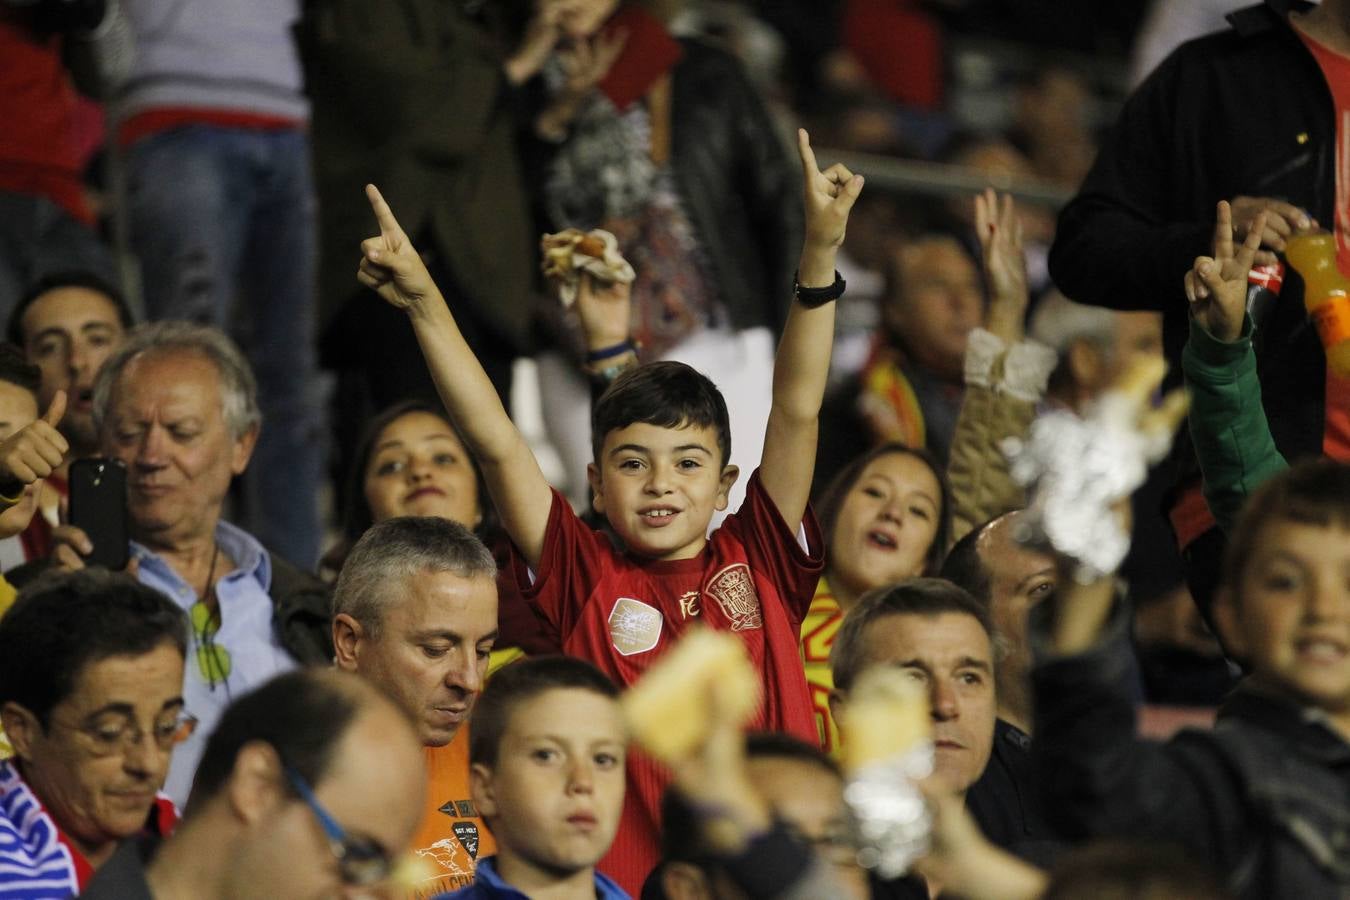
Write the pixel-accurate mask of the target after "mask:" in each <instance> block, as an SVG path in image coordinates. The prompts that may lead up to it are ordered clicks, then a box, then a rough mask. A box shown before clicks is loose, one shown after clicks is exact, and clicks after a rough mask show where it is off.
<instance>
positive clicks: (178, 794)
mask: <svg viewBox="0 0 1350 900" xmlns="http://www.w3.org/2000/svg"><path fill="white" fill-rule="evenodd" d="M216 543H217V544H218V545H219V546H220V552H221V555H222V556H223V557H224V556H227V557H229V558H230V559H232V560H234V562H235V568H234V570H233V571H231V572H229V573H228V574H227V575H225V576H224V577H223V578H221V579H220V580H219V581H218V582H216V599H217V600H218V601H219V603H220V620H221V621H220V631H218V632H216V634H215V637H214V639H213V642H214V643H215V644H216V645H217V646H219V647H221V648H223V649H224V650H225V651H226V652H227V653H228V654H229V658H230V674H229V676H228V677H227V678H225V679H224V680H221V679H220V677H219V674H217V675H216V679H215V684H214V685H212V684H211V682H210V680H209V679H208V678H207V677H206V675H204V674H203V673H202V668H201V665H200V664H199V662H198V653H197V649H198V647H199V645H200V638H199V636H198V634H197V633H196V629H193V633H192V634H191V635H189V643H188V656H187V665H186V666H185V671H184V675H183V701H184V703H185V704H186V706H187V711H188V712H190V713H192V715H194V716H196V717H197V730H196V731H194V732H193V734H192V737H190V738H188V739H187V740H186V741H184V742H183V743H182V744H180V745H179V746H178V747H177V748H176V749H175V750H174V752H173V762H172V763H171V764H170V766H169V777H168V780H167V781H165V783H164V792H165V793H166V794H168V795H169V796H170V797H172V798H173V802H174V803H176V804H178V807H179V808H180V809H181V808H182V807H183V806H184V805H185V804H186V803H187V798H188V792H189V791H190V790H191V789H192V778H193V776H194V775H195V774H196V772H197V763H198V762H199V761H200V760H201V756H202V751H203V750H204V749H205V747H206V739H207V738H208V737H210V736H211V732H212V731H214V730H215V727H216V723H217V722H219V721H220V716H221V714H222V713H223V712H224V711H225V707H227V706H229V704H230V701H231V700H232V699H233V698H235V697H238V696H240V695H242V694H246V693H248V692H249V691H251V690H252V689H253V688H255V687H257V686H258V685H261V684H262V683H263V682H266V681H269V680H271V679H272V678H273V677H275V676H277V675H280V674H281V673H283V672H289V671H290V670H291V669H294V668H296V667H297V665H298V664H297V663H296V661H295V659H294V658H293V657H292V656H291V655H290V653H288V652H287V651H286V650H285V649H284V648H283V647H282V646H281V642H280V641H279V640H278V639H277V634H276V629H274V628H273V627H272V598H271V597H270V596H269V595H268V591H269V589H270V588H271V586H272V561H271V559H270V558H269V557H268V555H267V551H266V550H264V549H263V546H262V544H260V543H258V541H257V540H256V539H255V538H254V537H253V536H251V535H249V534H248V533H246V532H245V531H243V530H242V529H240V528H236V527H235V526H233V525H231V524H230V523H228V522H224V521H222V522H220V523H218V524H217V525H216ZM131 555H132V556H133V557H134V558H135V559H136V560H137V561H138V562H139V563H140V575H139V577H140V580H141V583H142V584H148V585H149V586H150V587H153V588H156V589H157V590H160V591H163V592H164V594H165V595H167V596H168V597H169V599H171V600H173V601H174V602H175V603H177V604H178V606H180V607H181V608H182V610H183V612H185V613H189V615H191V613H190V610H191V609H192V606H193V604H195V603H196V602H197V601H198V600H199V599H200V597H199V596H198V594H197V592H198V591H199V590H200V589H201V587H202V586H201V585H190V584H188V583H187V582H185V581H184V580H183V579H182V578H180V577H179V576H178V573H176V572H174V571H173V570H172V569H170V568H169V565H168V563H166V562H165V561H164V560H163V559H161V558H160V557H159V556H157V555H156V554H154V553H153V552H151V551H150V550H148V549H146V548H145V547H143V546H141V545H140V544H138V543H136V542H135V541H132V542H131Z"/></svg>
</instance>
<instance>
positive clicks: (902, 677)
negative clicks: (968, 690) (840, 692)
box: [839, 666, 933, 772]
mask: <svg viewBox="0 0 1350 900" xmlns="http://www.w3.org/2000/svg"><path fill="white" fill-rule="evenodd" d="M932 721H933V720H932V716H931V714H930V711H929V706H928V692H927V691H926V690H925V689H924V687H923V685H922V683H920V682H919V681H917V680H915V678H914V676H913V675H911V674H910V673H908V672H906V671H904V670H903V669H897V668H894V667H892V666H876V667H874V668H871V669H868V670H867V671H866V672H864V673H863V674H862V675H861V676H859V678H858V680H857V682H856V683H855V684H854V686H853V689H852V690H850V691H849V694H848V704H847V705H846V706H845V707H844V709H843V714H842V715H841V717H840V721H839V735H840V744H841V745H842V750H843V759H842V762H843V764H844V768H845V769H846V770H848V771H850V772H853V771H857V770H858V769H859V768H861V767H863V766H866V765H868V764H870V763H874V762H879V761H881V760H884V759H890V758H893V757H895V756H897V755H899V754H902V753H905V752H906V751H908V750H911V749H913V748H914V747H915V746H916V745H918V744H919V742H921V741H925V740H928V739H929V738H930V737H931V736H932Z"/></svg>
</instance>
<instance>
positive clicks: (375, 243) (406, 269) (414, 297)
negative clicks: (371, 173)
mask: <svg viewBox="0 0 1350 900" xmlns="http://www.w3.org/2000/svg"><path fill="white" fill-rule="evenodd" d="M366 198H367V199H368V200H370V207H371V209H373V210H374V211H375V221H376V222H377V223H379V226H380V236H379V237H372V238H366V239H365V240H364V241H362V242H361V265H360V267H359V268H358V269H357V271H356V279H357V280H358V281H360V282H361V283H362V284H364V285H365V286H366V287H368V288H371V289H373V290H374V291H375V292H376V293H377V294H379V295H380V296H381V297H383V298H384V299H385V300H386V301H388V302H389V303H390V304H391V305H393V306H396V307H398V308H399V309H403V310H408V311H409V312H416V311H418V310H419V308H420V306H421V304H422V303H423V302H424V301H425V300H426V299H427V298H428V297H439V296H440V291H439V289H438V288H437V287H436V284H435V282H433V281H432V280H431V274H430V273H429V272H427V266H426V263H424V262H422V256H421V254H419V253H418V252H417V250H416V249H415V248H414V247H413V245H412V241H410V240H409V239H408V236H407V235H406V234H404V233H403V228H402V227H401V226H400V225H399V224H398V219H395V218H394V211H393V210H391V209H390V208H389V204H388V203H386V202H385V201H384V197H383V196H382V195H381V194H380V191H379V188H377V187H375V185H373V184H368V185H366Z"/></svg>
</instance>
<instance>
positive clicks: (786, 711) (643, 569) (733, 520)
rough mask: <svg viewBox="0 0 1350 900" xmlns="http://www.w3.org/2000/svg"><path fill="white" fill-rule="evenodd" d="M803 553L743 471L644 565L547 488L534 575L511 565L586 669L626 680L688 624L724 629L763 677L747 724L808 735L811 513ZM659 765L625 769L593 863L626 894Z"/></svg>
mask: <svg viewBox="0 0 1350 900" xmlns="http://www.w3.org/2000/svg"><path fill="white" fill-rule="evenodd" d="M802 525H803V528H804V529H805V532H806V546H807V547H808V548H810V552H807V551H805V550H803V549H802V547H801V545H800V544H798V542H797V536H796V535H794V534H793V533H792V532H791V531H790V530H789V529H788V527H787V523H785V522H784V521H783V517H782V516H780V515H779V514H778V509H777V507H775V506H774V504H773V501H772V500H770V499H769V496H768V495H767V494H766V493H765V492H764V488H763V487H762V486H761V485H760V482H759V473H758V472H756V473H755V474H754V475H752V476H751V477H750V483H749V485H748V486H747V487H746V493H745V502H744V503H743V504H742V505H741V508H740V510H738V511H737V512H736V513H734V514H732V515H730V516H728V517H727V519H726V521H724V522H723V523H722V525H721V527H719V528H718V529H717V530H716V531H714V532H713V534H712V536H711V537H710V538H709V540H708V544H707V546H705V547H704V548H703V551H702V552H701V553H699V555H698V556H695V557H693V558H692V559H680V560H668V561H665V560H652V559H643V558H641V557H634V556H629V555H627V554H625V553H624V552H623V551H622V550H620V549H617V548H616V547H614V546H613V544H611V543H610V541H609V539H608V538H606V537H605V536H604V535H603V534H600V533H599V532H596V531H594V530H593V529H591V528H590V527H588V526H587V525H586V524H585V523H583V522H582V521H581V520H580V519H578V518H577V516H576V514H575V513H573V512H572V508H571V506H569V505H568V503H567V500H566V499H565V498H564V497H563V496H562V495H561V494H559V493H558V492H557V491H554V493H553V508H552V509H551V510H550V512H549V520H548V530H547V532H546V534H545V538H544V549H543V554H542V555H541V556H540V559H539V568H538V571H537V572H535V573H534V582H533V584H531V583H530V573H529V570H528V569H527V568H526V566H525V564H524V561H523V560H522V559H521V558H520V556H519V554H518V553H517V554H516V555H515V558H514V570H515V574H516V578H517V582H518V584H519V585H520V587H521V592H522V593H523V594H524V596H525V598H526V599H527V600H529V601H530V602H531V603H533V604H534V605H535V607H536V608H537V609H538V610H539V612H540V614H541V615H543V617H544V618H545V619H546V620H547V621H548V622H549V623H550V624H551V625H552V626H553V627H554V628H555V629H556V630H557V632H558V633H559V634H561V635H562V639H563V652H564V653H567V654H568V655H570V656H577V657H581V658H582V659H585V660H588V661H590V662H591V663H593V664H595V665H596V666H597V667H598V668H599V669H600V670H601V671H603V672H605V673H606V674H607V675H609V676H610V677H611V678H613V679H614V681H615V682H617V683H618V684H619V685H620V686H621V687H626V686H628V685H630V684H632V683H633V682H634V681H636V680H637V679H638V677H639V676H640V675H641V674H642V673H643V672H644V671H645V670H646V669H647V668H648V667H649V666H650V665H651V664H652V662H653V661H654V660H656V659H657V658H658V657H659V656H660V655H661V653H663V652H664V651H665V650H666V649H667V648H668V647H669V646H670V644H671V643H672V642H674V641H676V640H678V639H679V637H680V634H681V633H682V632H683V631H684V630H685V629H686V628H687V627H689V626H690V625H691V624H696V623H698V622H702V623H703V624H704V625H705V626H708V627H710V628H717V629H721V630H724V631H731V632H734V633H735V634H736V635H737V636H738V637H740V638H741V640H743V641H744V642H745V647H746V650H747V651H749V654H750V659H751V660H752V662H753V663H754V665H755V667H756V668H757V669H758V670H759V671H760V672H761V673H762V676H763V702H762V703H761V705H760V708H759V710H758V711H757V712H756V714H755V717H754V719H753V721H752V722H751V723H750V727H751V728H752V729H753V730H757V731H758V730H766V731H785V732H787V733H789V734H793V735H796V736H797V737H799V738H801V739H802V740H804V741H808V742H811V743H814V742H816V741H817V740H818V737H817V733H816V724H815V716H814V713H813V712H812V708H811V695H810V693H809V691H808V690H807V686H806V676H805V674H804V673H803V671H802V657H801V649H800V646H801V645H800V643H799V635H800V632H801V624H802V619H803V617H805V615H806V610H807V608H808V607H809V606H810V604H811V596H812V594H813V593H814V591H815V587H816V581H817V580H818V579H819V578H820V572H821V568H822V562H823V560H822V553H821V547H822V542H821V539H820V529H819V527H818V526H817V524H816V521H815V516H814V515H812V514H811V512H810V511H809V510H808V511H807V513H806V516H805V517H804V518H803V522H802ZM669 780H670V779H669V776H668V775H667V773H666V772H665V770H664V769H663V768H662V767H660V766H659V765H657V764H656V763H655V762H653V761H652V760H651V759H649V758H648V757H646V756H643V755H642V754H640V753H632V754H631V755H630V758H629V765H628V788H627V789H628V793H627V797H626V799H625V802H624V811H623V819H622V821H621V823H620V825H619V833H618V836H617V837H616V838H615V840H614V846H613V847H612V848H611V849H610V852H609V855H608V856H606V857H605V859H604V860H603V861H602V862H601V864H600V868H601V869H602V870H603V871H604V872H605V873H606V874H607V875H609V876H610V877H611V878H613V879H614V880H616V881H618V882H619V884H620V885H621V886H622V887H623V888H624V890H626V891H627V892H628V893H629V894H631V895H632V896H635V897H636V896H637V895H638V894H639V893H640V891H641V888H642V880H643V879H644V878H645V877H646V876H647V873H648V872H650V871H651V869H652V868H653V867H654V866H655V865H656V863H657V862H658V861H659V860H660V836H661V831H660V821H661V819H660V812H661V793H662V791H663V790H664V789H665V787H666V785H667V784H668V783H669Z"/></svg>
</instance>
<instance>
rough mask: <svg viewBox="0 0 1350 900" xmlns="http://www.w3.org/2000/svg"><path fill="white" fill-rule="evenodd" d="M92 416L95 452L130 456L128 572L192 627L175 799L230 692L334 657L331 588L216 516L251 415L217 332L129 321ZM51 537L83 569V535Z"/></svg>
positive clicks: (248, 449)
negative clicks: (186, 730) (187, 716)
mask: <svg viewBox="0 0 1350 900" xmlns="http://www.w3.org/2000/svg"><path fill="white" fill-rule="evenodd" d="M93 415H94V422H95V425H96V426H97V428H98V432H99V437H100V442H101V444H102V448H103V453H104V455H106V456H109V457H112V458H114V459H116V460H119V461H120V462H121V463H122V464H123V465H125V466H126V471H127V512H128V532H129V537H130V538H131V542H130V558H131V560H132V567H133V568H132V571H134V573H135V574H136V577H137V578H139V579H140V581H141V582H142V583H144V584H148V585H150V586H151V587H154V588H157V589H159V590H160V591H162V592H163V593H164V594H166V595H167V596H169V597H170V598H172V599H173V600H174V602H175V603H177V604H178V605H179V606H180V607H181V608H182V609H183V610H184V611H186V612H187V613H188V616H189V619H190V621H191V624H192V652H191V653H190V654H189V655H188V665H187V671H186V673H185V675H184V679H183V682H184V683H183V697H184V699H185V701H186V702H187V704H188V706H190V707H191V708H192V710H193V712H194V714H195V715H196V716H197V717H198V719H199V720H200V722H201V727H200V728H199V729H198V730H197V732H196V733H195V734H194V735H193V737H192V738H191V739H189V740H188V741H187V742H185V743H184V744H182V745H181V746H179V747H178V748H177V749H176V750H175V752H174V758H173V764H172V766H171V768H170V770H169V776H168V780H167V781H166V783H165V790H166V791H167V793H168V794H169V795H170V796H171V797H172V798H173V799H174V801H175V802H176V803H178V804H179V805H180V806H181V805H182V804H183V803H184V801H186V799H187V795H188V791H189V789H190V788H191V786H192V779H193V775H194V773H195V772H196V768H197V761H198V759H199V758H200V756H201V752H202V749H203V746H204V742H205V739H206V736H207V735H208V734H210V732H211V730H212V728H213V727H214V726H215V723H216V721H217V720H218V719H219V717H220V714H221V713H222V712H223V711H224V709H225V707H226V706H228V705H229V703H230V701H231V700H232V699H233V698H234V697H236V696H238V695H239V694H241V693H243V692H245V691H248V690H250V689H252V688H254V687H256V686H257V685H259V684H261V683H263V682H264V681H267V680H268V679H270V678H272V677H273V676H274V675H277V674H279V673H281V672H284V671H287V670H289V669H292V668H295V666H296V665H297V663H323V662H326V661H327V660H329V659H331V658H332V649H331V644H330V643H329V637H328V596H327V592H326V590H325V589H324V588H323V586H322V585H321V584H319V583H318V581H317V579H313V578H312V577H311V576H307V575H305V574H304V573H302V572H299V571H298V570H297V569H295V568H294V567H293V566H290V565H289V564H287V563H285V562H284V561H283V560H281V559H280V558H278V557H275V556H273V555H272V554H270V553H269V552H268V551H267V550H266V549H264V548H263V546H262V544H260V543H259V542H258V540H257V539H256V538H254V537H253V536H252V535H250V534H248V533H247V532H245V531H243V530H242V529H240V528H237V527H236V526H234V525H231V524H230V523H228V522H225V521H224V520H223V519H222V518H221V513H222V507H223V505H224V502H225V495H226V493H227V492H228V490H229V487H230V482H231V480H232V479H233V478H234V476H236V475H239V474H241V473H242V472H243V471H244V469H245V468H246V467H247V466H248V462H249V457H250V456H251V455H252V453H253V448H254V445H255V443H256V442H257V439H258V427H259V419H260V416H259V412H258V402H257V390H256V387H255V383H254V379H253V374H252V372H251V371H250V369H249V366H248V363H247V362H246V361H245V360H244V357H243V355H242V354H241V353H240V352H239V349H238V348H237V347H236V346H235V345H234V343H233V342H232V341H231V340H230V339H229V338H228V337H226V336H225V335H224V334H223V333H222V332H220V331H218V330H217V329H214V328H210V327H207V326H202V325H193V324H189V323H186V322H156V323H154V324H150V325H143V326H140V327H139V328H136V329H134V330H133V331H132V332H131V333H130V334H129V335H128V337H127V339H126V341H125V342H124V343H123V344H122V345H121V346H120V347H118V348H117V350H116V351H114V352H113V354H112V355H111V356H109V357H108V359H107V361H106V362H105V363H104V366H103V368H102V370H101V371H100V372H99V376H98V380H97V381H96V382H95V384H94V407H93ZM56 538H57V542H58V543H57V547H56V550H55V553H54V556H55V558H56V561H57V563H58V564H59V565H61V566H63V567H64V568H67V569H78V568H82V567H83V566H84V560H83V556H82V555H87V554H89V553H91V552H92V551H93V549H94V548H93V544H92V543H91V542H90V540H89V537H88V535H86V534H84V533H83V532H82V531H80V530H79V529H77V528H74V527H71V526H63V527H62V528H59V529H57V535H56Z"/></svg>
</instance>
